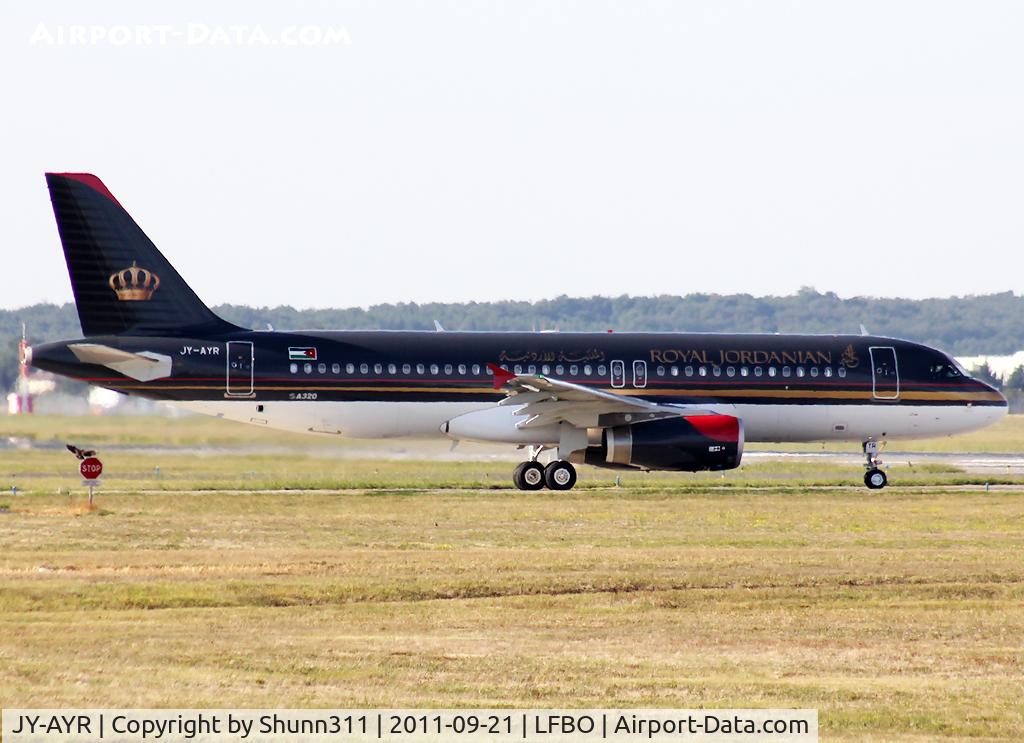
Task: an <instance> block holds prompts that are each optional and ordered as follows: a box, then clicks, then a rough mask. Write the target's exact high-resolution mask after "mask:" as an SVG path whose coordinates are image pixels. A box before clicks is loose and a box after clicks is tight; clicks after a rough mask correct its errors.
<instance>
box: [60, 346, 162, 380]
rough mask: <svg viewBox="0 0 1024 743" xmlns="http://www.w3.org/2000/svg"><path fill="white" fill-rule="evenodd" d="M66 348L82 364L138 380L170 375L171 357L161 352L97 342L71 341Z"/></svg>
mask: <svg viewBox="0 0 1024 743" xmlns="http://www.w3.org/2000/svg"><path fill="white" fill-rule="evenodd" d="M68 349H69V350H70V351H71V353H73V354H74V355H75V357H76V358H77V359H78V360H79V361H81V362H82V363H83V364H96V365H98V366H105V367H107V368H108V369H113V370H114V371H116V372H117V373H119V374H124V375H125V376H126V377H131V378H132V379H136V380H138V381H140V382H149V381H151V380H153V379H162V378H163V377H169V376H171V357H170V356H165V355H164V354H161V353H151V352H150V351H142V352H140V353H132V352H130V351H122V350H121V349H120V348H113V347H111V346H104V345H102V344H99V343H72V344H71V345H69V346H68Z"/></svg>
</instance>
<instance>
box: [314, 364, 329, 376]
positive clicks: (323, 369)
mask: <svg viewBox="0 0 1024 743" xmlns="http://www.w3.org/2000/svg"><path fill="white" fill-rule="evenodd" d="M316 370H317V371H318V372H320V373H321V374H326V373H327V364H317V365H316Z"/></svg>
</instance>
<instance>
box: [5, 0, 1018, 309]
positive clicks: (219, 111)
mask: <svg viewBox="0 0 1024 743" xmlns="http://www.w3.org/2000/svg"><path fill="white" fill-rule="evenodd" d="M239 26H241V27H244V28H243V29H241V30H239V29H237V28H233V27H239ZM306 26H309V27H311V30H310V29H308V28H305V27H306ZM74 27H79V28H80V31H81V27H85V28H84V31H85V32H86V33H88V34H90V35H92V34H93V33H94V31H95V29H93V27H97V28H99V29H100V31H99V32H98V33H101V34H107V37H108V38H107V39H106V40H104V39H98V40H97V41H96V42H95V43H70V41H69V39H68V38H67V37H68V35H71V34H73V33H76V32H75V31H74ZM119 27H120V29H126V30H119ZM295 27H301V28H303V29H304V30H303V31H302V33H305V34H307V36H306V37H305V38H304V39H303V40H299V41H300V42H301V43H293V42H295V41H296V38H297V37H296V34H297V33H298V30H296V28H295ZM161 29H165V30H163V31H161ZM146 32H148V33H149V36H150V39H151V41H150V43H146V41H145V38H144V37H145V34H146ZM62 34H63V35H64V38H63V42H62V41H61V35H62ZM125 34H128V35H129V36H130V39H129V40H128V41H127V42H126V41H125ZM204 34H205V35H204ZM318 34H319V35H320V36H321V40H322V39H323V37H326V36H327V35H328V34H331V35H333V38H332V39H328V40H326V41H322V43H318V44H316V43H311V40H312V41H316V40H317V39H316V38H315V37H317V35H318ZM161 35H162V36H161ZM1022 39H1024V3H1019V2H984V3H967V2H960V3H943V2H932V1H928V2H877V3H872V2H857V3H852V2H846V3H826V2H820V1H815V2H767V1H765V0H758V1H755V2H722V1H721V0H714V1H711V0H708V2H701V3H696V2H689V3H687V2H664V3H661V2H638V1H637V0H628V1H625V0H624V1H623V2H595V1H594V0H583V1H581V2H551V1H550V0H545V1H543V2H526V1H524V0H516V1H515V2H449V3H446V2H439V1H437V0H430V1H429V2H426V1H424V2H401V3H399V2H382V1H381V0H374V1H372V2H355V3H350V2H302V1H301V0H300V1H299V2H288V3H282V2H251V1H249V2H221V3H217V4H213V3H209V2H189V1H186V2H174V3H170V2H165V3H139V2H126V1H125V2H120V1H115V0H98V1H97V2H92V3H89V4H88V7H87V6H86V4H85V3H81V2H46V3H27V2H12V1H11V0H0V69H2V70H3V73H2V75H3V77H2V79H3V83H4V97H3V100H4V105H3V108H2V109H0V110H2V115H0V135H2V138H0V147H2V159H0V163H2V165H3V178H2V180H0V209H2V212H0V230H2V232H0V235H2V238H0V240H2V249H3V251H4V256H5V263H4V267H3V270H0V305H2V306H4V307H17V306H23V305H26V304H30V303H34V302H38V301H44V300H45V301H57V302H61V301H66V300H68V299H70V298H71V289H70V284H69V282H68V279H67V274H66V271H65V268H64V263H63V257H62V255H61V251H60V246H59V241H58V237H57V232H56V228H55V226H54V223H53V213H52V211H51V209H50V203H49V197H48V194H47V192H46V186H45V182H44V179H43V172H44V171H46V170H58V171H68V170H70V171H74V170H80V171H89V172H93V173H95V174H97V175H99V176H100V177H101V178H102V179H103V180H104V182H105V183H106V184H107V186H108V187H109V188H110V189H111V191H113V193H114V194H115V195H116V196H117V198H118V199H119V200H120V202H121V203H122V204H123V205H124V206H125V207H126V208H127V209H128V210H129V211H130V212H131V213H132V215H133V216H134V217H135V219H136V221H138V222H139V224H140V225H141V226H142V228H143V229H144V230H145V231H146V232H147V234H149V236H150V237H151V238H152V239H153V241H154V242H155V243H156V244H157V246H158V247H159V248H160V249H161V250H162V251H163V252H164V253H165V254H166V255H167V257H168V258H169V259H170V260H171V262H172V263H174V264H175V265H176V266H177V268H178V269H179V271H180V272H181V273H182V275H183V276H184V277H185V279H186V280H187V281H188V282H189V283H190V284H191V285H192V286H193V288H194V289H195V290H196V291H197V292H198V293H199V295H200V296H201V297H202V298H203V299H205V300H206V301H208V302H209V303H211V304H216V303H220V302H235V303H247V304H260V305H263V304H272V305H273V304H291V305H295V306H298V307H324V306H352V305H369V304H373V303H378V302H393V301H410V300H411V301H432V300H437V301H465V300H488V299H498V298H514V299H540V298H545V297H552V296H555V295H558V294H569V295H590V294H595V293H598V294H621V293H630V294H644V295H648V294H659V293H673V294H685V293H689V292H695V291H703V292H750V293H754V294H785V293H790V292H792V291H794V290H796V289H798V288H799V287H801V286H803V285H812V286H815V287H817V288H818V289H820V290H823V291H824V290H831V291H835V292H838V293H839V294H840V295H843V296H850V295H855V294H874V295H887V296H912V297H924V296H943V295H949V294H966V293H982V292H991V291H1005V290H1008V289H1012V290H1014V291H1016V292H1024V257H1022V248H1024V42H1022ZM275 41H276V42H278V43H274V42H275ZM1022 322H1024V319H1022Z"/></svg>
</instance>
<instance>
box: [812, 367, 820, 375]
mask: <svg viewBox="0 0 1024 743" xmlns="http://www.w3.org/2000/svg"><path fill="white" fill-rule="evenodd" d="M811 376H812V377H816V376H818V367H816V366H812V367H811Z"/></svg>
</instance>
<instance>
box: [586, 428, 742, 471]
mask: <svg viewBox="0 0 1024 743" xmlns="http://www.w3.org/2000/svg"><path fill="white" fill-rule="evenodd" d="M594 433H595V434H596V433H597V432H596V431H595V432H594ZM592 439H593V440H595V443H594V444H592V445H591V446H588V447H587V449H586V450H585V451H583V452H580V453H581V454H583V456H582V457H581V459H582V461H583V462H585V463H586V464H591V465H594V466H597V467H612V468H615V467H618V468H623V467H638V468H640V469H645V470H675V471H681V472H697V471H700V470H729V469H733V468H734V467H739V464H740V460H741V459H742V457H743V421H741V420H740V419H739V418H737V417H735V416H732V415H692V416H683V417H680V418H665V419H662V420H656V421H649V422H646V423H636V424H633V425H630V426H615V427H613V428H606V429H604V430H603V431H601V432H600V443H599V444H598V443H596V436H594V437H592Z"/></svg>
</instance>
